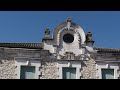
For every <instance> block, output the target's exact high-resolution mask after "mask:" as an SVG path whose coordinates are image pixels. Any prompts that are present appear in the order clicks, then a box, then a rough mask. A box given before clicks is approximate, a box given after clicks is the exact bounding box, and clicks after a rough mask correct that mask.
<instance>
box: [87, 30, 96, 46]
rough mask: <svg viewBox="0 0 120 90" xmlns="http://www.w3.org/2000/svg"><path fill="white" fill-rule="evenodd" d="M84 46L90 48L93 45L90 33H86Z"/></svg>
mask: <svg viewBox="0 0 120 90" xmlns="http://www.w3.org/2000/svg"><path fill="white" fill-rule="evenodd" d="M85 42H86V45H88V46H92V45H93V44H94V41H93V40H92V33H91V32H88V33H87V35H86V41H85Z"/></svg>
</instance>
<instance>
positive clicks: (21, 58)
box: [0, 18, 120, 79]
mask: <svg viewBox="0 0 120 90" xmlns="http://www.w3.org/2000/svg"><path fill="white" fill-rule="evenodd" d="M44 35H45V36H44V38H43V39H42V42H41V43H0V79H119V77H120V65H119V64H120V49H112V48H98V47H94V41H93V39H92V33H91V32H88V33H87V34H85V32H84V31H83V29H82V28H81V27H80V26H79V25H78V24H76V23H74V22H72V20H71V19H70V18H68V19H67V20H66V21H65V22H62V23H61V24H59V25H58V26H56V27H55V29H54V32H53V37H52V38H51V37H50V31H49V29H46V30H45V33H44Z"/></svg>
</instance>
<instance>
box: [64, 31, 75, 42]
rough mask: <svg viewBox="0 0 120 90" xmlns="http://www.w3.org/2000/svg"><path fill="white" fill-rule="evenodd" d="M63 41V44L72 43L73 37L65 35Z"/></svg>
mask: <svg viewBox="0 0 120 90" xmlns="http://www.w3.org/2000/svg"><path fill="white" fill-rule="evenodd" d="M63 41H64V42H65V43H72V42H73V41H74V37H73V35H71V34H69V33H67V34H65V35H64V36H63Z"/></svg>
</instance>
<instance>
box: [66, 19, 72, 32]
mask: <svg viewBox="0 0 120 90" xmlns="http://www.w3.org/2000/svg"><path fill="white" fill-rule="evenodd" d="M66 21H67V29H68V30H70V26H71V21H72V20H71V18H70V17H68V18H67V20H66Z"/></svg>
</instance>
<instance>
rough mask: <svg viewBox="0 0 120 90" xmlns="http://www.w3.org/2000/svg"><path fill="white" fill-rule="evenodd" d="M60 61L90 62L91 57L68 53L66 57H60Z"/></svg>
mask: <svg viewBox="0 0 120 90" xmlns="http://www.w3.org/2000/svg"><path fill="white" fill-rule="evenodd" d="M60 59H62V60H90V56H89V55H88V54H80V55H78V56H75V54H74V53H73V52H66V53H65V54H64V56H62V55H60Z"/></svg>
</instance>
